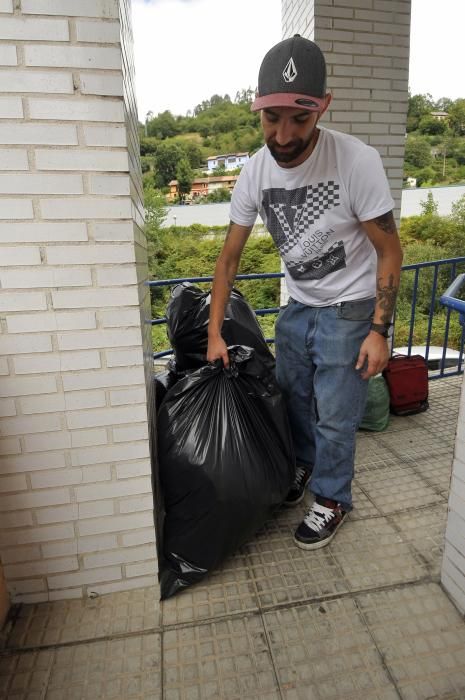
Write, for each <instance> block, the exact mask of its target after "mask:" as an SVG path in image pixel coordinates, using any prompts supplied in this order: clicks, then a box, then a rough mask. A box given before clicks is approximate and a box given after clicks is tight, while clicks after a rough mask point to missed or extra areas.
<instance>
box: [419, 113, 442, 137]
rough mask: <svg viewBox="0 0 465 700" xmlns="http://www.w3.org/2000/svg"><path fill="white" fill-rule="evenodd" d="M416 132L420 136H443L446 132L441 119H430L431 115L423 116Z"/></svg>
mask: <svg viewBox="0 0 465 700" xmlns="http://www.w3.org/2000/svg"><path fill="white" fill-rule="evenodd" d="M418 130H419V132H420V134H428V135H430V136H434V135H436V134H443V133H444V132H445V131H447V124H446V122H445V121H444V120H442V119H436V118H435V117H432V116H431V114H425V116H424V117H422V118H421V119H420V121H419V124H418Z"/></svg>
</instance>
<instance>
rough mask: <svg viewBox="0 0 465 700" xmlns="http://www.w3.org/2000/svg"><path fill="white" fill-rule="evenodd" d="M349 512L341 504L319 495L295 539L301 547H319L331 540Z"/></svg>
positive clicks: (296, 532)
mask: <svg viewBox="0 0 465 700" xmlns="http://www.w3.org/2000/svg"><path fill="white" fill-rule="evenodd" d="M346 515H347V513H346V512H345V511H344V510H342V508H341V504H340V503H337V502H336V501H331V500H330V499H328V498H321V497H320V496H317V498H316V500H315V502H314V503H313V504H312V507H311V508H310V510H309V511H308V513H307V515H306V516H305V518H304V519H303V521H302V522H301V523H300V525H299V527H298V528H297V530H296V531H295V535H294V541H295V543H296V545H297V546H298V547H300V548H301V549H319V548H320V547H326V545H327V544H329V543H330V542H331V540H332V539H333V537H334V535H335V534H336V531H337V530H338V528H339V527H340V526H341V525H342V523H343V522H344V518H345V517H346Z"/></svg>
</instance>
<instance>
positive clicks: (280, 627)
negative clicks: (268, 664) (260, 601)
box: [263, 599, 398, 700]
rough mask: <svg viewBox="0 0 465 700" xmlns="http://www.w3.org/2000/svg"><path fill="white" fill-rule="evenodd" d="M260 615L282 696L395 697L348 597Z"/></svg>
mask: <svg viewBox="0 0 465 700" xmlns="http://www.w3.org/2000/svg"><path fill="white" fill-rule="evenodd" d="M263 617H264V621H265V626H266V629H267V632H268V636H269V639H270V647H271V651H272V654H273V658H274V663H275V668H276V671H277V674H278V679H279V683H280V687H281V692H282V695H283V698H284V699H285V700H309V699H311V700H341V698H344V700H360V699H361V698H363V700H375V699H376V700H394V699H395V700H398V695H397V693H396V691H395V688H394V687H393V685H392V684H391V681H390V679H389V676H388V675H387V673H386V672H385V670H384V669H383V665H382V661H381V658H380V656H379V655H378V653H377V651H376V649H375V647H374V645H373V643H372V640H371V638H370V635H369V633H368V631H367V629H366V627H365V625H364V623H363V621H362V619H361V616H360V614H359V612H358V611H357V609H356V606H355V605H354V603H353V601H352V600H348V599H342V600H334V601H328V602H325V603H320V604H310V605H301V606H297V607H293V608H289V609H286V610H279V611H274V612H267V613H265V614H264V616H263Z"/></svg>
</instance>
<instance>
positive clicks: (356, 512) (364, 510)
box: [349, 478, 381, 520]
mask: <svg viewBox="0 0 465 700" xmlns="http://www.w3.org/2000/svg"><path fill="white" fill-rule="evenodd" d="M352 501H353V509H352V510H351V512H350V515H349V518H350V520H363V519H364V518H373V517H376V516H377V515H381V513H380V511H379V509H378V508H377V507H376V505H375V504H374V503H373V502H372V501H371V500H370V498H369V497H368V495H367V494H366V493H365V492H364V491H363V490H362V488H361V487H360V485H359V483H358V479H357V478H355V480H354V481H353V482H352Z"/></svg>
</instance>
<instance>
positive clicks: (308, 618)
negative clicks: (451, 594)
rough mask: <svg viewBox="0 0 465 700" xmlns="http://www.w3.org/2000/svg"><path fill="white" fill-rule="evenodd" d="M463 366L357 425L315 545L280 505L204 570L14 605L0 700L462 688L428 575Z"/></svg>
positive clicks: (381, 693) (348, 695) (441, 523)
mask: <svg viewBox="0 0 465 700" xmlns="http://www.w3.org/2000/svg"><path fill="white" fill-rule="evenodd" d="M460 388H461V378H457V377H453V378H447V379H442V380H438V381H434V382H431V383H430V410H429V411H427V412H426V413H423V414H420V415H417V416H411V417H408V418H394V417H393V418H392V419H391V423H390V426H389V428H388V430H387V431H385V432H383V433H359V436H358V447H357V460H356V462H357V470H356V479H355V490H354V496H355V509H354V511H353V512H352V513H351V515H350V518H349V519H348V521H347V522H346V523H345V524H344V526H343V528H341V530H340V532H339V533H338V534H337V536H336V538H335V539H334V541H333V542H332V543H331V544H330V545H329V546H328V547H326V548H324V549H322V550H319V551H317V552H314V553H309V552H304V551H302V550H300V549H298V548H296V547H295V545H294V544H293V540H292V533H293V530H294V528H295V526H296V525H297V524H298V522H299V521H300V519H301V515H302V513H303V511H304V509H305V506H302V507H297V508H296V509H291V510H282V511H281V512H280V513H279V514H278V515H277V516H276V517H275V518H274V519H273V520H272V521H270V522H269V523H267V525H266V526H265V527H264V528H263V530H262V531H261V532H260V533H258V535H257V536H256V537H255V538H254V539H253V540H252V541H251V542H250V543H249V544H248V545H247V546H245V547H244V548H243V549H242V550H241V551H239V552H238V553H237V554H236V555H235V556H233V557H231V558H230V559H229V560H228V561H227V562H226V563H225V565H224V566H223V568H222V569H221V570H219V571H216V572H214V573H213V574H212V575H211V576H210V577H209V579H208V580H206V581H205V582H204V583H203V584H199V585H197V586H196V587H194V588H192V589H188V590H186V591H185V592H184V593H182V594H180V595H178V596H177V597H175V598H173V599H170V600H168V601H166V602H164V603H162V604H161V605H160V604H159V603H158V601H157V600H156V597H155V591H154V589H141V590H135V591H131V592H127V593H116V594H112V595H107V596H103V597H101V598H95V599H87V600H84V601H81V600H71V601H59V602H54V603H43V604H37V605H28V606H26V605H24V606H19V607H18V608H17V609H15V611H14V616H13V618H12V619H11V620H10V622H9V623H8V624H7V626H6V627H5V629H4V631H3V642H2V647H1V648H2V651H1V652H0V654H1V656H0V698H2V699H3V698H8V700H13V699H15V700H19V699H21V700H84V699H85V700H96V699H97V698H114V699H116V700H126V699H128V700H129V699H134V700H159V699H161V698H163V700H207V699H212V700H252V699H253V700H278V699H279V700H342V699H344V700H391V699H392V700H399V698H401V699H402V700H464V698H465V623H464V620H463V618H462V617H461V616H460V614H459V613H458V612H457V610H456V609H455V608H454V606H453V605H452V603H451V602H450V601H449V599H448V597H447V596H446V594H445V593H444V592H443V590H442V589H441V587H440V585H439V574H440V568H441V552H442V540H443V537H444V529H445V524H446V517H447V498H448V489H449V478H450V468H451V462H452V454H453V448H454V442H455V430H456V424H457V414H458V406H459V399H460Z"/></svg>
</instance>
